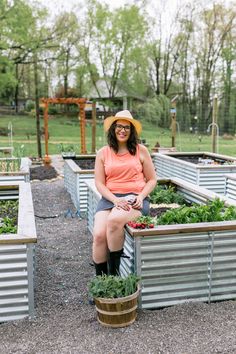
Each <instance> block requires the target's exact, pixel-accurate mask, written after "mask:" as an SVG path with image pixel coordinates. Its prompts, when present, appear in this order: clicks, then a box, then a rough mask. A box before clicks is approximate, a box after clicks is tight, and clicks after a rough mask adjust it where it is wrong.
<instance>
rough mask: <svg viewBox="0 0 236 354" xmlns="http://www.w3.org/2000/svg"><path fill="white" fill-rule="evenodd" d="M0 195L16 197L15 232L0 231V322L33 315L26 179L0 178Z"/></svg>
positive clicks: (32, 236) (31, 211)
mask: <svg viewBox="0 0 236 354" xmlns="http://www.w3.org/2000/svg"><path fill="white" fill-rule="evenodd" d="M0 199H1V200H9V199H18V200H19V207H18V222H17V233H14V234H10V233H9V234H0V323H1V322H5V321H11V320H17V319H21V318H24V317H27V316H29V317H30V318H31V317H33V316H34V245H35V242H37V237H36V229H35V220H34V209H33V202H32V194H31V186H30V183H24V182H13V183H11V184H10V183H9V182H0Z"/></svg>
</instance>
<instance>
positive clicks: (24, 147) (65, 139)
mask: <svg viewBox="0 0 236 354" xmlns="http://www.w3.org/2000/svg"><path fill="white" fill-rule="evenodd" d="M9 122H11V123H12V128H13V146H14V154H15V155H16V156H23V155H24V156H37V144H36V121H35V117H32V116H0V128H5V129H6V128H7V127H8V123H9ZM142 124H143V132H142V135H141V138H142V139H146V142H147V144H149V149H150V150H151V148H152V147H154V145H155V144H156V142H157V141H158V142H159V144H160V145H161V146H163V147H170V146H171V131H170V130H168V129H162V128H159V127H156V126H154V125H151V124H150V123H148V122H144V121H143V122H142ZM48 125H49V154H50V155H53V154H59V153H60V144H62V143H63V144H64V145H73V147H74V149H75V151H76V153H77V154H78V153H80V152H81V144H80V127H79V121H78V118H77V117H76V116H75V117H62V116H57V117H55V116H53V117H52V118H50V119H49V124H48ZM41 127H43V118H42V119H41ZM91 136H92V130H91V124H90V123H87V124H86V149H87V152H88V153H90V152H91V140H92V139H91ZM105 144H106V136H105V133H104V131H103V124H102V122H98V123H97V127H96V148H97V149H98V148H100V147H102V146H103V145H105ZM235 145H236V144H235V140H224V139H223V138H222V137H219V153H220V154H224V155H229V156H236V147H235ZM2 146H9V138H8V137H7V136H0V147H2ZM176 148H177V150H178V151H182V152H184V151H211V135H201V138H200V139H199V135H198V134H190V133H189V134H186V133H180V134H179V133H177V136H176ZM42 152H43V155H44V153H45V150H44V139H43V138H42Z"/></svg>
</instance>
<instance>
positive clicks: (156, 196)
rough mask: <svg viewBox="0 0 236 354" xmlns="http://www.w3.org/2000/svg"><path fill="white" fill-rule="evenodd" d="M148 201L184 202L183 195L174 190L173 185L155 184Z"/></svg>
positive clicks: (157, 202)
mask: <svg viewBox="0 0 236 354" xmlns="http://www.w3.org/2000/svg"><path fill="white" fill-rule="evenodd" d="M150 202H151V203H152V204H161V203H165V204H171V203H177V204H180V205H182V204H186V203H185V200H184V197H183V196H182V195H181V194H180V193H178V192H176V191H175V188H174V187H173V186H166V185H157V186H156V187H155V189H154V190H153V191H152V192H151V194H150Z"/></svg>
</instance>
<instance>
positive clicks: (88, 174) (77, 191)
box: [64, 155, 96, 216]
mask: <svg viewBox="0 0 236 354" xmlns="http://www.w3.org/2000/svg"><path fill="white" fill-rule="evenodd" d="M95 157H96V155H77V156H76V157H75V158H73V159H65V160H64V184H65V188H66V190H67V191H68V192H69V193H70V195H71V199H72V201H73V204H74V206H75V207H76V209H77V211H78V212H79V214H80V215H81V216H84V215H85V214H86V213H87V204H88V203H87V186H86V184H85V183H84V182H85V181H87V180H90V179H93V178H94V167H93V165H92V163H94V162H95ZM85 161H88V162H90V163H89V167H91V168H86V167H85V168H83V167H81V166H82V164H83V163H84V162H85ZM80 165H81V166H80Z"/></svg>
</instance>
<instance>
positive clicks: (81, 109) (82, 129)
mask: <svg viewBox="0 0 236 354" xmlns="http://www.w3.org/2000/svg"><path fill="white" fill-rule="evenodd" d="M84 108H85V103H80V105H79V120H80V140H81V154H87V151H86V142H85V124H86V122H85V110H84Z"/></svg>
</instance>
